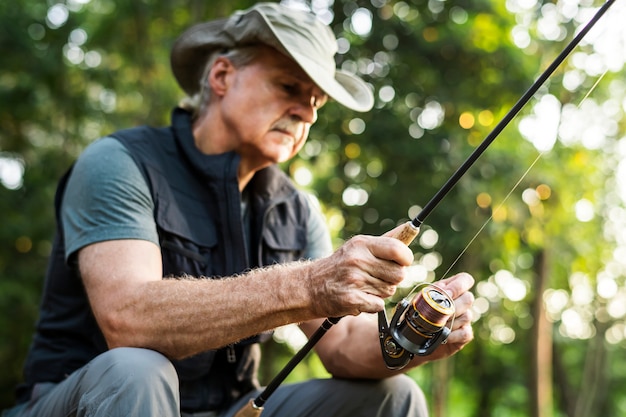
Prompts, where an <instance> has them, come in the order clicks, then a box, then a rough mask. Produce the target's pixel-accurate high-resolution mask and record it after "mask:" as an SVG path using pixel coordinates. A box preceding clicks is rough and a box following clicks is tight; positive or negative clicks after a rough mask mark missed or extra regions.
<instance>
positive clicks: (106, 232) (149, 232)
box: [61, 138, 332, 259]
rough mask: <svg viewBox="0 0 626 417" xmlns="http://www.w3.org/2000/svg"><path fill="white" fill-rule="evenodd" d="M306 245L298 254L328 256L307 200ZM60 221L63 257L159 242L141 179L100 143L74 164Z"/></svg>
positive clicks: (323, 232)
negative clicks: (119, 243) (107, 244)
mask: <svg viewBox="0 0 626 417" xmlns="http://www.w3.org/2000/svg"><path fill="white" fill-rule="evenodd" d="M308 201H309V205H310V208H311V210H310V213H311V215H310V217H309V219H308V227H307V230H308V236H307V237H308V239H307V242H308V245H307V247H306V249H305V253H304V256H305V258H308V259H317V258H321V257H324V256H327V255H329V254H330V253H331V252H332V243H331V240H330V234H329V232H328V228H327V227H326V223H325V221H324V217H323V215H322V213H321V211H320V209H319V207H318V205H317V204H315V203H314V200H313V197H311V198H310V199H309V200H308ZM61 216H62V217H61V218H62V222H63V230H64V238H65V256H66V259H69V257H70V256H71V255H72V254H74V253H75V252H76V251H77V250H79V249H80V248H82V247H85V246H87V245H89V244H92V243H96V242H102V241H106V240H117V239H140V240H147V241H149V242H153V243H154V244H156V245H158V244H159V238H158V233H157V228H156V223H155V221H154V202H153V201H152V197H151V194H150V190H149V189H148V185H147V184H146V182H145V180H144V177H143V175H142V174H141V172H140V171H139V168H138V167H137V165H136V163H135V161H134V160H133V158H132V157H131V155H130V153H129V152H128V150H127V149H126V148H125V147H124V145H123V144H122V143H121V142H119V141H118V140H116V139H113V138H103V139H100V140H98V141H96V142H94V143H92V144H91V145H89V146H88V147H87V149H85V151H84V152H83V153H82V155H81V156H80V157H79V158H78V160H77V161H76V164H75V165H74V168H73V171H72V175H71V176H70V178H69V180H68V183H67V187H66V190H65V194H64V196H63V202H62V205H61Z"/></svg>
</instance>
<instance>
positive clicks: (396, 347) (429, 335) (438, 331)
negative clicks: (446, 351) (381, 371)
mask: <svg viewBox="0 0 626 417" xmlns="http://www.w3.org/2000/svg"><path fill="white" fill-rule="evenodd" d="M454 313H455V310H454V301H453V300H452V298H451V297H450V296H449V295H448V293H446V292H445V291H444V290H443V289H441V288H439V287H437V286H436V285H433V284H424V285H423V286H422V288H421V290H419V292H418V293H417V294H416V295H415V296H414V297H413V299H412V300H411V301H409V300H407V299H406V298H405V299H403V300H402V301H400V302H399V303H398V304H397V305H396V308H395V310H394V314H393V316H392V318H391V323H389V324H387V314H386V313H385V310H383V311H381V312H379V313H378V331H379V337H380V347H381V350H382V353H383V359H384V361H385V364H386V365H387V367H388V368H389V369H401V368H404V367H405V366H406V364H407V363H408V362H409V361H410V360H411V359H412V358H413V356H414V355H420V356H426V355H430V354H431V353H432V352H433V351H434V350H435V349H436V348H437V347H438V346H439V345H441V344H444V343H446V341H447V339H448V336H449V335H450V332H451V331H452V330H451V328H452V325H450V327H446V323H447V322H448V320H450V318H452V320H453V321H454Z"/></svg>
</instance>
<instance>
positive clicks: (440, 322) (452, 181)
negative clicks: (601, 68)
mask: <svg viewBox="0 0 626 417" xmlns="http://www.w3.org/2000/svg"><path fill="white" fill-rule="evenodd" d="M613 3H615V0H607V1H606V2H605V3H604V4H603V5H602V6H601V7H600V8H599V9H598V11H597V12H596V14H595V15H594V16H593V17H592V18H591V20H589V22H588V23H587V24H586V25H585V26H584V27H583V28H582V29H581V31H580V32H579V33H578V34H577V35H576V36H575V37H574V38H573V39H572V40H571V41H570V42H569V43H568V44H567V46H566V47H565V48H564V49H563V50H562V51H561V53H559V55H558V56H557V57H556V58H555V59H554V61H552V63H551V64H550V65H549V66H548V67H547V68H546V69H545V70H544V71H543V73H541V75H540V76H539V77H538V78H537V79H536V80H535V82H534V83H533V84H532V85H531V86H530V87H529V88H528V89H527V90H526V92H525V93H524V94H523V95H522V96H521V97H520V99H519V100H518V101H517V102H516V103H515V105H514V106H513V107H511V109H510V110H509V111H508V112H507V113H506V115H505V116H504V117H503V118H502V120H500V122H499V123H498V124H497V125H496V127H495V128H494V129H493V130H492V131H491V132H490V133H489V134H488V135H487V137H485V139H483V141H482V142H481V143H480V144H479V145H478V147H477V148H476V149H475V150H474V151H473V152H472V153H471V154H470V156H469V157H468V158H467V159H466V160H465V162H463V164H461V166H460V167H459V168H457V170H456V171H455V172H454V173H453V174H452V175H451V176H450V178H449V179H448V180H447V181H446V183H445V184H444V185H443V186H442V187H441V188H440V189H439V190H438V191H437V192H436V193H435V195H434V196H433V197H432V198H431V199H430V201H428V203H426V205H425V206H424V208H423V209H422V210H421V211H420V212H419V213H418V214H417V216H415V217H414V218H413V219H412V220H410V221H408V222H406V223H404V224H403V225H402V227H401V228H399V229H398V230H395V231H394V233H393V235H391V237H394V238H396V239H398V240H400V241H401V242H403V243H404V244H406V245H407V246H408V245H410V244H411V242H413V240H414V239H415V238H416V237H417V235H418V234H419V231H420V227H421V226H422V224H423V223H424V221H425V220H426V218H427V217H428V215H430V213H432V211H433V210H434V209H435V207H437V205H438V204H439V203H440V202H441V201H442V200H443V199H444V197H445V196H446V195H447V194H448V193H449V192H450V191H451V190H452V189H453V188H454V186H455V185H456V184H457V183H458V182H459V180H460V179H461V178H462V177H463V175H465V173H466V172H467V171H468V170H469V169H470V167H471V166H472V165H473V164H474V163H475V162H476V161H477V160H478V158H480V156H481V155H482V154H483V153H484V152H485V150H486V149H487V148H488V147H489V145H491V143H492V142H493V141H494V140H495V139H496V138H497V137H498V135H499V134H500V133H501V132H502V131H503V130H504V128H505V127H506V126H507V125H508V124H509V123H510V122H511V121H512V120H513V119H514V118H515V116H517V114H518V113H519V112H520V111H521V110H522V109H523V108H524V106H525V105H526V104H527V103H528V102H529V101H530V99H531V98H532V97H533V96H534V95H535V93H537V91H538V90H539V88H541V86H542V85H543V84H544V83H545V82H546V81H547V80H548V78H549V77H550V76H551V75H552V74H553V73H554V71H555V70H556V69H557V68H558V67H559V66H560V65H561V64H562V63H563V61H564V60H565V59H566V58H567V57H568V56H569V54H570V53H571V52H572V50H574V48H575V47H576V46H578V44H579V43H580V42H581V40H582V39H583V38H584V37H585V36H586V35H587V33H588V32H589V31H590V30H591V28H593V26H594V25H595V24H596V23H597V22H598V20H600V18H601V17H602V16H603V15H604V14H605V13H606V11H607V10H608V9H609V8H610V7H611V6H612V5H613ZM388 236H389V235H388ZM416 289H420V291H419V292H418V293H417V294H416V295H415V296H414V298H413V299H412V300H407V299H403V300H402V301H401V302H399V303H398V304H397V305H396V308H395V310H394V313H393V316H392V319H391V322H390V323H389V324H388V321H387V314H386V312H385V309H383V310H381V311H380V312H379V313H378V328H379V340H380V346H381V351H382V356H383V360H384V362H385V365H386V366H387V367H388V368H389V369H402V368H404V367H405V366H406V365H407V364H408V362H409V361H410V360H411V359H412V358H413V357H414V356H415V355H420V356H426V355H429V354H431V353H432V352H433V351H434V350H435V349H436V348H437V347H439V346H440V345H441V344H444V343H446V341H447V339H448V336H449V335H450V333H451V332H452V322H453V321H454V313H455V309H454V300H452V298H451V297H450V295H449V294H448V293H447V292H446V291H445V290H443V289H442V288H441V287H439V286H437V285H435V284H422V285H420V286H417V287H416ZM339 320H341V317H330V318H327V319H325V320H324V322H323V323H322V325H321V326H320V327H319V328H318V329H317V330H316V332H315V333H314V334H313V335H312V336H311V338H309V340H308V342H307V343H306V344H305V345H304V346H303V347H302V348H301V349H300V350H299V351H298V352H297V353H296V354H295V355H294V356H293V357H292V358H291V360H290V361H289V362H288V363H287V364H286V365H285V366H284V367H283V369H282V370H281V371H280V372H279V373H278V374H277V375H276V376H275V377H274V379H272V380H271V381H270V383H269V384H268V385H267V386H266V387H265V389H264V390H263V391H262V392H261V393H260V394H259V395H258V396H257V397H256V398H254V399H252V400H250V401H249V402H248V404H246V405H245V406H244V407H243V408H242V409H241V410H239V411H238V412H237V413H236V414H235V415H234V417H258V416H260V415H261V413H262V411H263V406H264V405H265V402H266V401H267V400H268V398H269V397H270V396H271V395H272V394H273V393H274V391H275V390H276V389H277V388H278V387H279V386H280V384H281V383H282V382H283V381H284V380H285V378H287V376H288V375H289V374H290V373H291V371H292V370H293V369H294V368H295V367H296V365H298V364H299V363H300V362H301V361H302V359H304V357H305V356H306V355H307V354H308V353H309V352H310V351H311V349H313V347H314V346H315V345H316V344H317V342H318V341H319V340H320V339H321V338H322V337H323V336H324V335H325V334H326V332H327V331H328V330H329V329H331V328H332V326H334V325H335V324H337V323H338V322H339ZM448 322H451V324H450V326H449V327H446V324H447V323H448Z"/></svg>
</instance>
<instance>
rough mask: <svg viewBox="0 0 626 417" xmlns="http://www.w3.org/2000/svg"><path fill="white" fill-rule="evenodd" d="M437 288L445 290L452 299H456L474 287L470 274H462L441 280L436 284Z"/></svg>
mask: <svg viewBox="0 0 626 417" xmlns="http://www.w3.org/2000/svg"><path fill="white" fill-rule="evenodd" d="M437 286H439V287H441V288H442V289H444V290H446V292H447V293H448V294H449V295H450V297H452V298H453V299H457V298H458V297H459V296H461V295H462V294H465V293H467V292H468V291H469V290H470V289H471V288H472V287H473V286H474V278H473V277H472V276H471V275H470V274H468V273H466V272H462V273H460V274H457V275H454V276H452V277H450V278H446V279H442V280H441V281H439V282H437Z"/></svg>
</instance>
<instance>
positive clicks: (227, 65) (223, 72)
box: [207, 57, 235, 96]
mask: <svg viewBox="0 0 626 417" xmlns="http://www.w3.org/2000/svg"><path fill="white" fill-rule="evenodd" d="M234 72H235V67H234V66H233V64H232V63H231V62H230V61H229V60H228V59H227V58H224V57H219V58H217V59H216V60H215V63H214V64H213V67H211V71H209V75H208V80H207V81H208V83H209V86H211V92H212V94H215V95H217V96H223V95H224V94H225V93H226V91H227V90H228V88H229V87H230V84H231V79H232V75H233V74H234Z"/></svg>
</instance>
